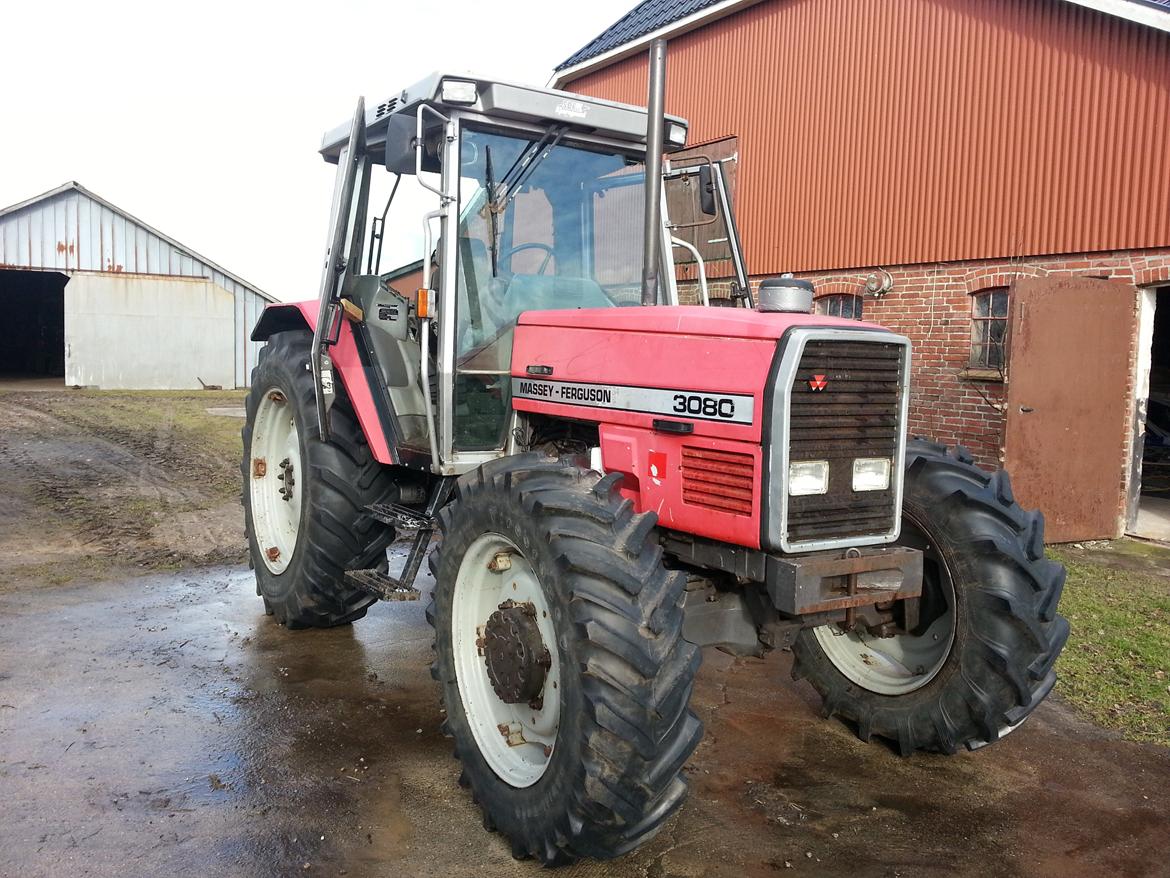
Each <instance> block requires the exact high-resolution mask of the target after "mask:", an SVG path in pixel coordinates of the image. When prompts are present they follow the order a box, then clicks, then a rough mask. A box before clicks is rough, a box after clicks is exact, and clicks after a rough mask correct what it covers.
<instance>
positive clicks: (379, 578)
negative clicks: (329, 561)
mask: <svg viewBox="0 0 1170 878" xmlns="http://www.w3.org/2000/svg"><path fill="white" fill-rule="evenodd" d="M345 578H346V579H347V580H348V581H349V582H350V583H352V584H353V585H356V586H357V587H358V588H360V589H361V590H362V591H364V592H367V593H369V594H372V595H373V596H374V597H376V598H377V599H378V600H381V601H417V600H418V597H419V591H418V589H417V588H414V587H413V586H409V585H405V584H404V583H403V582H402V581H401V580H398V579H395V578H394V577H393V576H387V575H386V574H385V573H382V572H381V571H378V570H346V571H345Z"/></svg>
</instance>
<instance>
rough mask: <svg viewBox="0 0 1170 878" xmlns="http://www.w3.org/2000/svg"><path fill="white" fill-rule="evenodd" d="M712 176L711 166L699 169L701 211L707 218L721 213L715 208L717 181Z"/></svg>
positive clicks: (707, 165)
mask: <svg viewBox="0 0 1170 878" xmlns="http://www.w3.org/2000/svg"><path fill="white" fill-rule="evenodd" d="M712 176H713V175H712V173H711V165H710V164H706V165H703V167H701V168H699V210H701V211H703V213H705V214H706V215H707V216H715V215H716V214H717V213H718V212H719V210H718V208H717V207H716V206H715V181H714V180H713V179H712Z"/></svg>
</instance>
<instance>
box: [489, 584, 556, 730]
mask: <svg viewBox="0 0 1170 878" xmlns="http://www.w3.org/2000/svg"><path fill="white" fill-rule="evenodd" d="M483 654H484V659H485V660H486V662H487V674H488V680H489V681H490V682H491V684H492V689H494V690H495V693H496V695H497V696H498V697H499V699H500V700H501V701H503V702H504V703H505V704H523V703H526V702H527V703H530V704H531V703H533V702H536V701H538V700H539V697H540V693H541V690H543V689H544V681H545V677H546V676H547V674H548V669H549V667H550V666H551V665H552V656H551V655H550V654H549V651H548V648H547V647H546V646H545V645H544V641H543V640H542V639H541V636H540V628H539V626H538V625H537V622H536V607H534V606H533V605H532V604H531V603H522V604H518V603H516V602H515V601H511V600H508V601H504V602H503V603H502V604H500V606H499V609H497V610H496V611H495V612H494V613H492V614H491V616H489V617H488V620H487V624H486V625H485V626H484V634H483ZM534 706H536V705H534ZM538 709H539V708H538Z"/></svg>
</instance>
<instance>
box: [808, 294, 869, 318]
mask: <svg viewBox="0 0 1170 878" xmlns="http://www.w3.org/2000/svg"><path fill="white" fill-rule="evenodd" d="M817 313H818V314H824V315H826V316H828V317H845V318H848V319H850V320H860V319H861V296H853V295H849V294H848V293H845V294H839V295H834V296H822V297H821V298H819V299H817Z"/></svg>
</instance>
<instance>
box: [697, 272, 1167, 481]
mask: <svg viewBox="0 0 1170 878" xmlns="http://www.w3.org/2000/svg"><path fill="white" fill-rule="evenodd" d="M885 269H886V270H887V271H888V272H889V273H890V275H891V277H892V278H893V287H892V289H891V291H890V292H889V293H887V294H885V295H884V296H882V297H880V298H875V297H873V296H870V295H865V296H864V317H865V319H866V320H868V321H873V322H875V323H880V324H882V325H883V326H887V327H889V328H890V329H892V330H894V331H895V332H899V333H902V334H903V335H907V336H909V337H910V339H911V342H912V343H913V346H914V363H913V382H912V392H911V399H910V430H911V433H912V434H914V435H922V436H929V437H931V438H934V439H937V440H938V441H940V442H946V443H948V444H952V445H953V444H962V445H966V446H967V447H968V448H970V449H971V451H972V453H973V454H974V455H975V457H976V459H977V460H978V461H979V462H980V463H982V464H983V465H985V466H994V465H997V464H999V463H1001V462H1002V461H1001V455H1002V452H1003V412H1002V406H1003V404H1004V394H1005V387H1004V384H1003V383H1002V382H1001V381H999V380H987V379H986V378H984V379H982V380H979V379H976V378H974V377H972V375H971V373H969V372H968V370H967V364H968V360H969V358H970V353H971V320H970V318H971V299H970V296H971V294H972V293H974V292H977V291H978V290H981V289H985V288H987V287H998V286H1010V285H1011V284H1012V282H1013V280H1015V278H1017V277H1022V276H1024V277H1026V276H1046V275H1051V274H1068V275H1079V276H1082V277H1102V278H1110V279H1115V280H1123V281H1127V282H1129V283H1132V284H1133V285H1134V286H1135V287H1139V286H1146V285H1149V284H1155V283H1164V282H1168V281H1170V249H1159V250H1136V251H1121V252H1113V253H1091V254H1076V255H1065V256H1042V257H1029V258H1025V259H1017V260H1004V259H994V260H980V261H971V262H945V263H936V264H927V265H901V266H894V267H891V266H885ZM873 270H874V269H870V268H860V269H852V270H849V271H828V272H806V273H802V274H801V275H800V276H801V277H806V278H809V279H811V280H813V281H814V282H815V283H816V294H817V297H818V298H819V297H821V296H828V295H833V294H842V293H845V294H855V295H856V294H859V293H864V284H865V281H866V278H867V276H868V275H869V274H870V272H871V271H873ZM720 273H722V272H720ZM680 274H689V272H680ZM758 280H759V279H758V278H754V279H753V286H754V285H755V283H756V282H757V281H758ZM679 286H680V299H682V300H683V301H688V300H693V299H694V298H695V293H694V292H693V289H692V283H689V282H687V281H685V280H680V284H679ZM710 288H711V295H712V297H716V296H719V295H726V294H727V293H726V292H725V289H726V284H725V283H723V284H721V283H720V281H719V280H718V279H715V280H712V282H711V284H710ZM1135 298H1136V297H1135ZM1134 337H1135V340H1136V315H1135V332H1134ZM1129 357H1130V362H1131V363H1136V349H1131V350H1130V352H1129ZM1133 381H1134V375H1133V370H1132V367H1131V374H1130V385H1129V387H1128V388H1127V390H1126V393H1127V396H1129V397H1132V395H1133ZM1131 434H1132V430H1131V429H1130V426H1129V421H1128V420H1127V425H1126V432H1125V435H1126V436H1127V437H1129V438H1128V439H1127V442H1130V441H1132V435H1131ZM1119 464H1120V466H1122V467H1123V468H1124V470H1125V473H1126V478H1128V468H1129V453H1128V450H1127V453H1126V454H1125V456H1124V460H1122V461H1119Z"/></svg>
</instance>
